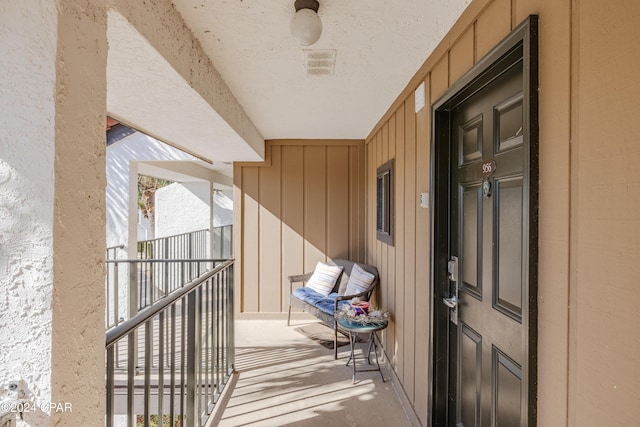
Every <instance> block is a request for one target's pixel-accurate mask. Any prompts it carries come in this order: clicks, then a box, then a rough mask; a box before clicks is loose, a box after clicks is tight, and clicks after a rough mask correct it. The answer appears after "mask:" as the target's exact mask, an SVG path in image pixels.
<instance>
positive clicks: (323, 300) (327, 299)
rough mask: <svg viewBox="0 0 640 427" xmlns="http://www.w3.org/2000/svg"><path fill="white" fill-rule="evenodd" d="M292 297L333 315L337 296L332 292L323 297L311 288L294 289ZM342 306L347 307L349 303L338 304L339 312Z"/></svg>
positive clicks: (341, 302)
mask: <svg viewBox="0 0 640 427" xmlns="http://www.w3.org/2000/svg"><path fill="white" fill-rule="evenodd" d="M293 296H295V297H296V298H298V299H299V300H300V301H304V302H306V303H309V304H311V305H313V306H314V307H317V308H318V309H320V310H322V311H323V312H325V313H327V314H330V315H333V314H334V313H333V310H334V307H335V301H336V298H338V296H339V295H338V293H337V292H332V293H330V294H329V295H327V296H323V295H320V294H319V293H317V292H316V291H314V290H313V289H311V288H306V287H304V288H297V289H294V290H293ZM343 305H349V301H340V302H339V303H338V310H340V308H341V307H342V306H343Z"/></svg>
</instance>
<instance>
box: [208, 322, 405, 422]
mask: <svg viewBox="0 0 640 427" xmlns="http://www.w3.org/2000/svg"><path fill="white" fill-rule="evenodd" d="M235 327H236V375H235V376H234V378H233V380H231V382H230V384H229V391H228V394H226V395H224V397H223V398H222V399H221V401H220V404H219V406H220V407H219V408H218V410H217V412H216V413H215V415H214V425H215V422H219V424H218V425H219V426H221V427H232V426H248V425H250V426H293V425H295V426H307V427H313V426H354V427H356V426H363V427H364V426H373V425H375V426H396V427H403V426H411V425H412V423H411V421H410V418H409V417H408V413H409V412H406V411H405V408H404V406H403V403H402V402H401V400H400V398H399V397H398V394H397V393H396V390H395V388H394V387H397V385H394V383H393V382H392V381H391V380H390V372H389V369H388V365H387V364H386V363H384V362H383V358H381V359H380V362H381V364H382V369H383V374H384V377H385V382H382V380H381V378H380V375H379V373H378V372H376V371H371V372H358V373H357V374H356V383H355V384H352V381H351V375H352V370H351V366H348V367H347V366H345V363H346V360H347V358H348V356H349V345H348V344H347V345H342V346H340V347H339V350H338V360H335V359H334V358H333V350H331V349H328V348H325V347H323V346H322V345H321V344H319V343H318V342H314V341H313V340H311V339H309V338H308V337H307V336H305V335H303V334H302V333H300V332H299V329H300V328H305V327H307V328H309V329H310V330H313V331H315V332H317V333H318V334H322V328H324V329H325V330H326V335H327V336H328V337H329V338H330V337H331V335H332V331H331V330H330V329H328V328H326V327H325V326H323V325H321V324H320V323H318V322H317V321H316V320H314V319H313V318H311V317H309V318H308V319H298V320H294V321H292V322H291V326H287V322H286V320H281V319H277V320H257V319H244V320H237V321H236V324H235ZM343 342H346V341H344V340H343ZM364 345H365V343H359V344H358V348H359V350H358V353H357V354H358V355H359V354H360V351H361V349H362V347H363V346H364ZM359 363H362V362H361V361H359ZM358 366H359V367H360V365H358Z"/></svg>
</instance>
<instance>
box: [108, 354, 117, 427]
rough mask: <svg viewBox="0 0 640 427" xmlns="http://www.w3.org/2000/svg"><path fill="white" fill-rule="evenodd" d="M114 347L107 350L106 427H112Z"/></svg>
mask: <svg viewBox="0 0 640 427" xmlns="http://www.w3.org/2000/svg"><path fill="white" fill-rule="evenodd" d="M113 353H114V347H113V346H111V347H109V348H107V417H106V418H107V419H106V427H113V414H114V412H115V411H114V395H113V394H114V391H115V384H114V378H113V376H114V371H115V363H114V362H115V361H114V355H113Z"/></svg>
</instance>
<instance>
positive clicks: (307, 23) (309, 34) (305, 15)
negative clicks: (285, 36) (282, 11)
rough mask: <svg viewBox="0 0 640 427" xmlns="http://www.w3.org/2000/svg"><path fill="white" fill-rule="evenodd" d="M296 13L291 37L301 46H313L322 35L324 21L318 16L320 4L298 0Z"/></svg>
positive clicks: (313, 0) (307, 0)
mask: <svg viewBox="0 0 640 427" xmlns="http://www.w3.org/2000/svg"><path fill="white" fill-rule="evenodd" d="M294 7H295V8H296V13H295V14H294V15H293V18H292V19H291V37H293V39H294V40H295V41H296V43H298V44H299V45H300V46H311V45H312V44H314V43H315V42H317V41H318V39H319V38H320V35H321V34H322V21H321V20H320V17H319V16H318V13H317V12H318V8H319V7H320V3H318V2H317V1H316V0H296V2H295V5H294Z"/></svg>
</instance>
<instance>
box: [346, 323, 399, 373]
mask: <svg viewBox="0 0 640 427" xmlns="http://www.w3.org/2000/svg"><path fill="white" fill-rule="evenodd" d="M337 321H338V325H340V328H341V329H343V330H345V331H347V332H349V343H350V344H351V354H350V355H349V360H347V365H346V366H349V363H351V361H353V377H352V379H351V380H352V383H353V384H355V382H356V372H370V371H378V372H380V377H381V378H382V382H384V375H382V370H381V369H380V363H379V362H378V344H380V347H382V343H380V338H379V337H378V331H381V330H383V329H385V328H386V327H387V326H388V324H389V321H388V320H387V319H380V320H379V321H377V322H375V323H359V322H356V321H354V320H350V319H347V318H343V317H338V318H337ZM363 333H364V334H366V333H369V340H368V341H367V344H368V348H367V353H366V356H365V357H364V358H365V359H366V360H367V363H368V364H369V365H371V347H373V352H374V354H375V356H376V368H372V369H356V354H355V348H356V340H357V339H358V334H363Z"/></svg>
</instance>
